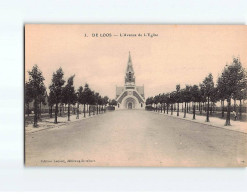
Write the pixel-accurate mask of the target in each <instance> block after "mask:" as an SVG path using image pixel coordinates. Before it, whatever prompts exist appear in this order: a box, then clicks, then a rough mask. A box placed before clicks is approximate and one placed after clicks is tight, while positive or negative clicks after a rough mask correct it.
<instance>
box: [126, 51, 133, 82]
mask: <svg viewBox="0 0 247 195" xmlns="http://www.w3.org/2000/svg"><path fill="white" fill-rule="evenodd" d="M134 74H135V72H134V69H133V64H132V60H131V55H130V52H129V59H128V64H127V69H126V73H125V85H135V75H134Z"/></svg>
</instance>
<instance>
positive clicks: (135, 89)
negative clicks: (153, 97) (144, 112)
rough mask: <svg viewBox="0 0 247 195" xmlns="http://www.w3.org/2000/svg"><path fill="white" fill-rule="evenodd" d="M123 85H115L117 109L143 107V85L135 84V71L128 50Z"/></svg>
mask: <svg viewBox="0 0 247 195" xmlns="http://www.w3.org/2000/svg"><path fill="white" fill-rule="evenodd" d="M124 80H125V85H124V86H122V87H118V86H117V87H116V101H117V103H118V104H117V108H118V109H144V108H145V96H144V85H143V86H136V85H135V72H134V68H133V64H132V59H131V56H130V52H129V59H128V63H127V68H126V72H125V78H124Z"/></svg>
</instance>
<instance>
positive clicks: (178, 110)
mask: <svg viewBox="0 0 247 195" xmlns="http://www.w3.org/2000/svg"><path fill="white" fill-rule="evenodd" d="M177 104H178V106H177V116H179V102H178V103H177Z"/></svg>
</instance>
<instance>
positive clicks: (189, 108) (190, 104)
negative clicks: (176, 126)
mask: <svg viewBox="0 0 247 195" xmlns="http://www.w3.org/2000/svg"><path fill="white" fill-rule="evenodd" d="M190 107H191V102H189V106H188V108H189V111H190ZM187 113H188V112H187Z"/></svg>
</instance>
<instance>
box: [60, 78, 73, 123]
mask: <svg viewBox="0 0 247 195" xmlns="http://www.w3.org/2000/svg"><path fill="white" fill-rule="evenodd" d="M74 78H75V75H73V76H71V77H69V79H68V81H67V84H66V85H65V87H64V88H63V89H62V97H63V103H65V104H67V105H68V113H67V114H68V121H70V106H71V104H72V105H74V104H75V103H76V101H77V95H76V93H75V87H74Z"/></svg>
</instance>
